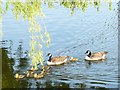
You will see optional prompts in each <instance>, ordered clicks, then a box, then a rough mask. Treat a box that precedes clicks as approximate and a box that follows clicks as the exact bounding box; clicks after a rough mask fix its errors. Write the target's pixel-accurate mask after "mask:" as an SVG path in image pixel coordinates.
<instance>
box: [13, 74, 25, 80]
mask: <svg viewBox="0 0 120 90" xmlns="http://www.w3.org/2000/svg"><path fill="white" fill-rule="evenodd" d="M24 77H25V75H22V74H21V75H20V74H18V73H16V74H15V78H16V79H22V78H24Z"/></svg>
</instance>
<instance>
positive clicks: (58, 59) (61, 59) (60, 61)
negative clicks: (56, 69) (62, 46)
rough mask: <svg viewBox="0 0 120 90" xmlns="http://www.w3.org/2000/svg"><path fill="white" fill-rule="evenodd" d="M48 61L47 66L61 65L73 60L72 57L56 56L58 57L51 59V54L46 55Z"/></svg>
mask: <svg viewBox="0 0 120 90" xmlns="http://www.w3.org/2000/svg"><path fill="white" fill-rule="evenodd" d="M47 56H49V59H48V61H47V64H48V65H61V64H64V63H66V62H67V61H68V60H71V59H73V57H69V56H58V57H53V58H52V54H51V53H48V55H47Z"/></svg>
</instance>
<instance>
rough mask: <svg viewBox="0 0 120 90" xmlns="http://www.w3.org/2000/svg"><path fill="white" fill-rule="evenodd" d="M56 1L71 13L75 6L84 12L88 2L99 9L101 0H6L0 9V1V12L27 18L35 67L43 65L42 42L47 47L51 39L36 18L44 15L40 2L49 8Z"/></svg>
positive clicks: (31, 53) (31, 56)
mask: <svg viewBox="0 0 120 90" xmlns="http://www.w3.org/2000/svg"><path fill="white" fill-rule="evenodd" d="M23 1H24V2H23ZM109 2H110V3H109V9H110V10H111V0H110V1H109ZM56 3H57V4H60V5H61V6H64V7H65V8H68V9H70V10H71V14H73V13H74V11H75V9H76V8H77V9H82V11H83V12H84V11H85V10H86V9H87V8H88V5H89V4H91V5H93V6H94V7H95V8H97V10H98V11H99V8H100V4H101V0H61V1H59V0H58V1H57V0H15V1H12V0H11V1H10V0H8V1H7V2H6V8H5V10H3V9H2V2H0V7H1V8H0V14H5V13H6V12H7V11H8V10H9V9H10V10H12V12H13V14H14V15H15V17H16V19H18V20H19V19H21V18H23V19H24V20H28V22H29V24H30V27H29V29H28V30H29V32H30V33H31V42H30V46H31V50H30V58H31V60H32V65H33V66H35V68H37V64H38V63H41V65H42V66H43V51H42V42H44V43H46V46H47V47H48V46H49V44H50V41H51V40H50V34H49V33H48V32H47V31H46V30H41V27H40V25H39V23H38V22H37V20H36V18H42V17H44V14H43V11H42V4H46V5H48V7H49V8H53V7H54V4H56Z"/></svg>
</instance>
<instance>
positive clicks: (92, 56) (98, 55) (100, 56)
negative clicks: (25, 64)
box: [85, 50, 108, 60]
mask: <svg viewBox="0 0 120 90" xmlns="http://www.w3.org/2000/svg"><path fill="white" fill-rule="evenodd" d="M86 52H87V53H88V54H87V56H86V57H85V59H86V60H104V59H106V54H107V53H108V52H106V51H105V52H94V53H91V51H89V50H88V51H86Z"/></svg>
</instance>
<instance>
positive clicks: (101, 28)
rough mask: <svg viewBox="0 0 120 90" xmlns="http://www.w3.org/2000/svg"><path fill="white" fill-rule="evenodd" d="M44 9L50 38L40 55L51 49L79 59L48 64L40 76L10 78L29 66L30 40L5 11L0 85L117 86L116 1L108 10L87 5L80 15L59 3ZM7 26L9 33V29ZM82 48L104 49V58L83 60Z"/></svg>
mask: <svg viewBox="0 0 120 90" xmlns="http://www.w3.org/2000/svg"><path fill="white" fill-rule="evenodd" d="M114 8H115V9H114ZM44 11H45V12H46V15H47V18H45V22H46V27H47V28H48V31H49V32H50V34H51V38H52V43H51V45H50V48H45V47H43V52H44V55H46V54H47V53H48V52H51V53H52V54H53V55H54V56H57V55H70V56H73V57H77V58H78V59H79V61H78V62H74V63H67V64H65V65H61V66H51V72H49V73H48V74H47V75H46V76H45V77H44V78H42V79H38V80H35V79H32V78H30V79H28V78H24V79H22V80H16V79H15V78H14V74H15V73H16V72H18V73H24V72H25V71H26V70H29V69H30V64H31V61H30V59H29V56H28V53H29V40H30V39H29V34H28V32H27V30H26V27H27V25H26V23H25V22H24V23H19V22H16V21H15V20H14V19H12V20H11V17H12V15H11V13H10V12H9V14H10V15H6V16H4V17H3V18H4V19H3V33H4V36H3V41H1V42H0V43H1V44H2V51H3V53H2V57H3V58H2V69H3V75H2V76H3V78H2V80H3V84H2V85H3V88H9V87H14V88H18V87H22V88H23V87H24V88H26V87H27V88H46V87H47V88H52V87H56V88H59V87H62V88H92V89H94V88H98V89H101V90H103V89H105V90H106V89H107V88H117V87H118V64H117V63H118V46H117V43H118V40H117V36H118V34H117V33H118V27H117V20H118V17H117V16H118V13H117V4H116V3H114V4H113V10H112V11H111V12H109V11H108V9H106V8H101V11H100V12H95V11H94V9H93V8H88V10H87V11H86V13H82V14H80V13H81V12H76V13H75V14H74V15H73V16H69V15H68V11H66V10H65V9H64V8H61V7H59V6H58V8H57V11H56V9H53V10H48V9H47V8H45V9H44ZM51 12H52V13H51ZM58 14H59V15H58ZM60 19H61V20H60ZM8 20H10V21H11V22H12V24H11V22H8ZM56 22H57V23H56ZM5 23H7V25H8V26H7V27H6V26H5V25H4V24H5ZM19 25H20V26H19ZM22 25H23V27H21V26H22ZM25 25H26V26H25ZM53 25H54V26H53ZM14 27H15V30H16V29H17V32H19V34H18V33H16V31H15V32H14ZM19 28H20V30H19ZM10 29H11V30H12V32H10V31H9V30H10ZM8 34H9V35H8ZM86 49H90V50H92V51H108V52H109V53H108V55H107V58H108V59H107V60H104V61H99V62H90V61H85V60H84V57H85V54H84V53H85V51H86ZM44 58H45V61H44V63H45V64H46V61H47V58H46V57H45V56H44ZM11 81H12V82H13V83H11Z"/></svg>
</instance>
